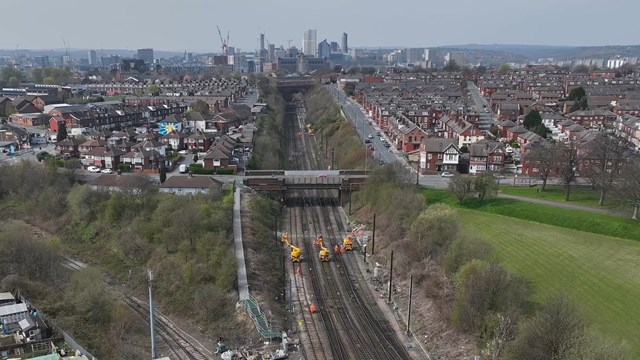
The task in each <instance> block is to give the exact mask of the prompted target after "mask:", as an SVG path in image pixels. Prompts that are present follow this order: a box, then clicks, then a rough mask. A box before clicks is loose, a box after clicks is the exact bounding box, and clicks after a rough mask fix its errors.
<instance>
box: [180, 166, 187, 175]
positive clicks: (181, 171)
mask: <svg viewBox="0 0 640 360" xmlns="http://www.w3.org/2000/svg"><path fill="white" fill-rule="evenodd" d="M179 170H180V174H186V173H187V165H186V164H180V167H179Z"/></svg>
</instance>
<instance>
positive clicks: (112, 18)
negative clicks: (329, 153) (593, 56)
mask: <svg viewBox="0 0 640 360" xmlns="http://www.w3.org/2000/svg"><path fill="white" fill-rule="evenodd" d="M65 3H66V4H67V5H66V6H64V7H61V6H60V5H59V4H60V3H51V2H49V1H45V0H34V1H32V3H31V6H30V11H29V22H28V24H29V26H24V25H25V22H24V19H22V18H20V17H19V16H12V17H7V18H6V19H5V23H4V28H5V29H6V31H5V36H4V37H2V38H0V48H2V49H6V50H12V49H16V48H17V49H56V48H62V47H63V42H66V43H68V44H69V46H70V47H71V48H74V49H96V50H98V49H100V48H104V49H126V50H132V51H135V50H136V49H139V48H154V49H160V50H166V51H177V52H179V51H189V52H219V51H220V38H219V36H218V33H217V30H216V26H220V28H221V30H222V32H223V33H225V34H226V32H227V31H229V32H230V40H229V46H232V47H235V48H240V49H242V50H244V51H254V50H256V49H258V48H259V36H260V34H261V33H264V34H265V36H266V40H267V42H268V43H269V44H275V45H276V46H280V45H283V46H285V47H286V46H287V45H288V42H289V40H292V42H291V43H292V45H294V46H300V42H301V39H302V37H303V34H304V31H305V30H308V29H317V30H318V31H317V38H318V39H325V38H326V39H328V40H329V41H336V42H340V41H341V37H342V33H347V34H349V43H350V44H349V45H350V47H437V46H455V45H463V44H523V45H558V46H588V45H614V44H621V45H633V44H638V40H637V38H636V37H635V19H634V14H635V13H637V10H640V3H636V2H632V1H631V0H612V1H610V2H609V3H608V7H610V8H611V9H614V10H615V9H624V11H623V12H620V13H615V14H614V13H612V15H611V16H614V15H615V20H616V26H615V27H610V28H606V27H604V28H603V27H602V26H589V25H588V21H587V20H590V19H596V18H602V16H603V15H602V8H601V7H594V6H587V5H585V4H584V2H578V1H577V0H568V1H564V2H561V3H556V2H555V1H553V0H541V1H540V2H538V3H537V6H536V7H535V8H523V7H522V5H521V4H520V3H517V2H512V1H507V0H493V1H491V2H489V3H487V4H483V6H481V7H480V6H478V4H477V2H475V1H472V0H460V1H459V2H458V3H457V4H456V6H455V7H453V6H449V5H437V4H427V3H423V2H417V1H408V2H406V6H393V7H389V6H385V3H382V2H380V3H379V4H376V1H375V0H374V3H372V4H369V5H371V6H367V7H366V8H363V7H362V6H361V5H358V4H355V3H348V2H341V1H339V0H327V1H325V2H323V6H322V7H320V8H317V7H315V6H313V5H311V4H310V3H305V2H295V3H291V4H288V3H282V2H279V1H275V0H265V1H263V2H261V3H260V7H259V11H253V9H251V8H250V7H249V8H247V7H246V6H245V5H238V4H232V3H222V4H212V3H210V2H206V1H203V0H193V1H191V2H190V4H189V5H190V6H188V7H186V6H184V7H176V6H175V5H174V2H169V1H168V0H155V1H153V2H151V1H150V0H142V1H137V2H130V1H124V0H112V1H111V2H110V6H108V7H97V6H87V5H86V2H84V1H81V0H66V1H65ZM151 4H153V6H150V5H151ZM378 5H379V6H378ZM4 6H5V8H4V9H5V11H6V12H7V13H19V12H21V11H22V10H23V7H22V6H21V5H19V3H18V2H9V3H7V4H4ZM122 9H127V10H128V11H122ZM255 10H258V8H257V7H256V9H255ZM634 10H636V11H634ZM305 13H313V17H311V19H312V21H309V19H310V18H309V16H295V14H305ZM359 13H362V14H363V15H365V16H354V14H356V15H357V14H359ZM141 14H143V15H144V16H141ZM216 14H217V15H219V16H212V15H216ZM225 14H233V15H234V16H227V15H225ZM65 17H68V18H69V19H71V20H72V22H70V23H65V24H66V26H50V24H51V19H58V20H57V21H61V20H63V19H65ZM327 18H331V19H332V21H331V24H332V25H329V24H328V23H327V22H322V21H320V20H313V19H327ZM211 19H214V20H211ZM278 19H282V21H278ZM97 20H99V21H97ZM395 21H397V23H398V24H399V25H397V26H396V25H393V24H394V23H395ZM96 24H97V25H98V26H100V27H98V26H96ZM114 24H117V26H114ZM333 24H337V25H333ZM376 24H378V25H376ZM545 24H555V25H554V26H547V25H545ZM381 25H384V26H381ZM77 29H83V31H77ZM381 29H384V30H381ZM534 29H535V30H534ZM42 34H46V36H41V35H42Z"/></svg>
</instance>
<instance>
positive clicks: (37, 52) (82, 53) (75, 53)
mask: <svg viewBox="0 0 640 360" xmlns="http://www.w3.org/2000/svg"><path fill="white" fill-rule="evenodd" d="M89 50H91V49H69V54H70V55H71V57H72V58H73V59H80V58H88V57H89V55H88V54H89ZM93 50H95V51H96V55H97V56H98V58H100V57H101V56H105V57H108V56H110V55H118V56H120V57H122V58H132V57H135V56H136V54H137V50H122V49H93ZM16 54H17V55H25V56H29V57H34V56H50V57H55V56H64V55H66V51H65V50H64V49H25V50H22V49H18V50H6V49H3V50H0V56H15V55H16ZM183 55H184V52H177V51H163V50H154V52H153V56H154V57H155V58H158V59H160V58H171V57H174V56H183Z"/></svg>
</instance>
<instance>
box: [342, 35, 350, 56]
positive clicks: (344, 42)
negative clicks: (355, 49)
mask: <svg viewBox="0 0 640 360" xmlns="http://www.w3.org/2000/svg"><path fill="white" fill-rule="evenodd" d="M347 38H348V36H347V33H342V53H343V54H348V53H349V45H347Z"/></svg>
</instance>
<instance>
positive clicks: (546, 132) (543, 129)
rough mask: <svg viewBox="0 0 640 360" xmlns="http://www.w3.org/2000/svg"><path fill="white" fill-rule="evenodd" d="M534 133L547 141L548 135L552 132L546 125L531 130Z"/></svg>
mask: <svg viewBox="0 0 640 360" xmlns="http://www.w3.org/2000/svg"><path fill="white" fill-rule="evenodd" d="M531 131H533V132H534V133H536V134H538V135H540V136H541V137H542V138H544V139H546V138H547V135H549V133H550V132H551V130H549V128H548V127H547V126H546V125H545V124H542V123H540V124H538V125H536V126H535V127H534V128H533V129H531Z"/></svg>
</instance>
